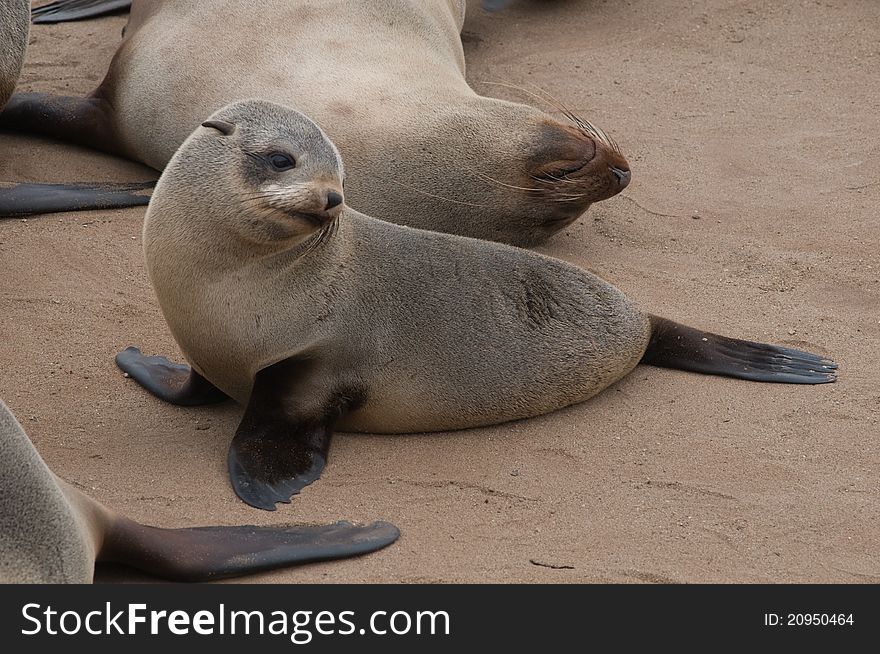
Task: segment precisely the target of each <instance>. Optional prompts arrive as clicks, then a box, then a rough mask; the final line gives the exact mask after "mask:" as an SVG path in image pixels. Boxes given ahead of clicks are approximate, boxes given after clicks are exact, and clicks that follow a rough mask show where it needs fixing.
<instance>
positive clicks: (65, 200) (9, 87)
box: [0, 0, 154, 218]
mask: <svg viewBox="0 0 880 654" xmlns="http://www.w3.org/2000/svg"><path fill="white" fill-rule="evenodd" d="M29 12H30V2H29V1H28V0H4V1H3V4H2V6H0V109H2V108H3V105H5V104H6V101H7V100H8V99H9V96H10V95H12V91H13V89H14V88H15V85H16V83H17V82H18V77H19V75H20V74H21V66H22V63H23V62H24V56H25V52H26V50H27V42H28V26H29V25H30V20H29V16H30V13H29ZM153 186H154V182H143V183H134V184H102V183H95V184H36V183H26V184H4V183H2V182H0V218H3V217H10V216H26V215H29V214H34V213H48V212H52V211H70V210H86V209H115V208H119V207H130V206H135V205H145V204H147V202H149V200H150V198H149V197H148V196H144V195H141V194H139V191H143V190H145V189H149V188H152V187H153Z"/></svg>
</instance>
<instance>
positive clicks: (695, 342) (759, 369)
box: [641, 316, 837, 384]
mask: <svg viewBox="0 0 880 654" xmlns="http://www.w3.org/2000/svg"><path fill="white" fill-rule="evenodd" d="M641 362H642V363H646V364H648V365H652V366H659V367H661V368H676V369H678V370H690V371H692V372H702V373H704V374H707V375H721V376H725V377H736V378H738V379H747V380H749V381H759V382H777V383H781V384H827V383H829V382H833V381H836V380H837V372H836V370H837V364H836V363H834V361H832V360H831V359H826V358H825V357H821V356H819V355H817V354H811V353H809V352H804V351H803V350H796V349H794V348H790V347H779V346H776V345H767V344H766V343H755V342H752V341H743V340H740V339H738V338H728V337H727V336H719V335H718V334H712V333H710V332H703V331H700V330H698V329H694V328H693V327H687V326H685V325H680V324H679V323H677V322H673V321H671V320H667V319H665V318H658V317H657V316H651V340H650V342H649V343H648V348H647V350H646V351H645V354H644V356H643V357H642V361H641Z"/></svg>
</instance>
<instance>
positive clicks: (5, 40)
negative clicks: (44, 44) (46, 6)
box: [0, 0, 31, 109]
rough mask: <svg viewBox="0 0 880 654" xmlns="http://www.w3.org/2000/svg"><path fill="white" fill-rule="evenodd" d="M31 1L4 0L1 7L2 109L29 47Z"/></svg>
mask: <svg viewBox="0 0 880 654" xmlns="http://www.w3.org/2000/svg"><path fill="white" fill-rule="evenodd" d="M30 10H31V3H30V2H29V1H28V0H3V6H2V7H0V109H2V108H3V105H5V104H6V101H7V100H8V99H9V96H10V95H12V91H13V89H14V88H15V84H16V82H18V76H19V75H20V74H21V66H22V63H24V54H25V50H26V49H27V42H28V28H29V27H30Z"/></svg>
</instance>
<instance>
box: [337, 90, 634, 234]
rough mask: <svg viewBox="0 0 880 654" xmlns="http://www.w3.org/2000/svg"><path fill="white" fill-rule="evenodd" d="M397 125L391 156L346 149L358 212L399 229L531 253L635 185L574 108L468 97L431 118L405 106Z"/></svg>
mask: <svg viewBox="0 0 880 654" xmlns="http://www.w3.org/2000/svg"><path fill="white" fill-rule="evenodd" d="M395 119H396V120H397V121H398V122H397V125H396V130H395V145H394V146H393V147H394V156H393V157H387V156H386V157H377V156H375V155H374V156H371V155H370V153H369V151H367V150H366V149H364V148H360V149H355V150H354V151H352V152H349V151H348V150H345V151H344V152H345V156H346V160H347V161H348V163H349V166H350V168H351V169H352V170H353V171H356V172H357V173H358V175H357V176H355V175H352V180H351V181H352V184H351V190H350V193H351V198H352V200H353V202H354V206H355V208H357V209H359V210H362V211H365V212H366V213H372V214H373V215H375V216H376V217H378V218H385V219H389V220H392V222H399V223H403V224H406V225H410V226H413V227H420V228H423V229H431V230H435V231H443V232H449V233H454V234H461V235H464V236H470V237H474V238H480V239H485V240H492V241H501V242H505V243H510V244H513V245H519V246H531V245H535V244H538V243H541V242H542V241H544V240H546V239H547V238H548V237H550V236H552V235H553V234H555V233H556V232H558V231H559V230H561V229H563V228H564V227H565V226H567V225H569V224H571V223H572V222H574V221H575V220H577V218H579V217H580V216H581V215H583V213H584V212H585V211H586V210H587V209H588V208H589V207H590V205H592V204H593V203H594V202H599V201H601V200H605V199H607V198H610V197H612V196H614V195H616V194H617V193H620V191H622V190H623V189H624V188H626V186H627V185H628V184H629V182H630V179H631V173H630V167H629V164H628V163H627V160H626V158H625V157H624V156H623V154H622V153H621V151H620V148H619V147H618V145H617V144H616V143H615V141H614V140H613V139H612V138H610V137H609V136H608V135H607V134H606V133H605V132H604V131H603V130H602V129H600V128H598V127H595V126H594V125H593V124H591V123H590V122H589V121H587V120H585V119H582V118H580V117H578V116H576V115H575V114H574V113H572V112H570V111H568V110H565V119H564V122H563V121H560V120H557V119H555V118H554V117H552V116H551V115H549V114H548V113H546V112H544V111H541V110H539V109H537V108H535V107H532V106H529V105H526V104H521V103H515V102H507V101H504V100H498V99H494V98H488V97H482V96H478V95H476V94H474V93H467V94H460V95H457V96H456V97H452V98H448V99H447V100H446V101H444V102H442V103H437V104H436V105H435V106H433V107H432V108H431V111H430V112H428V111H424V110H420V109H419V110H415V111H414V110H412V109H408V108H405V109H403V110H402V111H400V113H398V115H397V116H396V117H395ZM375 131H376V132H378V131H379V130H375ZM391 148H392V146H391V145H390V144H388V145H386V147H385V148H384V152H386V153H387V152H388V151H389V150H390V149H391ZM364 152H366V153H367V154H366V156H365V155H364ZM363 170H369V171H370V174H369V175H363V174H361V173H362V172H363ZM356 177H357V178H356ZM365 179H378V180H381V181H382V182H383V185H384V186H385V187H387V188H389V189H391V190H393V191H395V193H394V199H395V203H396V204H395V206H394V207H391V208H389V207H387V206H385V205H384V204H379V203H385V202H387V200H386V199H384V198H381V197H380V198H375V197H374V195H375V194H372V195H371V194H370V189H368V188H364V187H363V186H362V185H363V182H364V180H365ZM364 200H366V201H364ZM383 213H387V214H388V215H387V216H386V215H383Z"/></svg>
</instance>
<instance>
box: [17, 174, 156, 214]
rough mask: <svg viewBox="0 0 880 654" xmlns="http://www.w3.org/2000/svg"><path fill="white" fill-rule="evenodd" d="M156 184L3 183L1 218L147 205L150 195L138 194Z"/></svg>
mask: <svg viewBox="0 0 880 654" xmlns="http://www.w3.org/2000/svg"><path fill="white" fill-rule="evenodd" d="M154 186H156V182H135V183H132V184H104V183H82V184H14V185H6V184H0V218H11V217H17V216H31V215H34V214H40V213H55V212H57V211H91V210H95V209H123V208H125V207H138V206H144V205H146V204H149V202H150V196H149V195H140V194H139V193H140V192H143V191H145V190H147V189H151V188H153V187H154Z"/></svg>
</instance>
